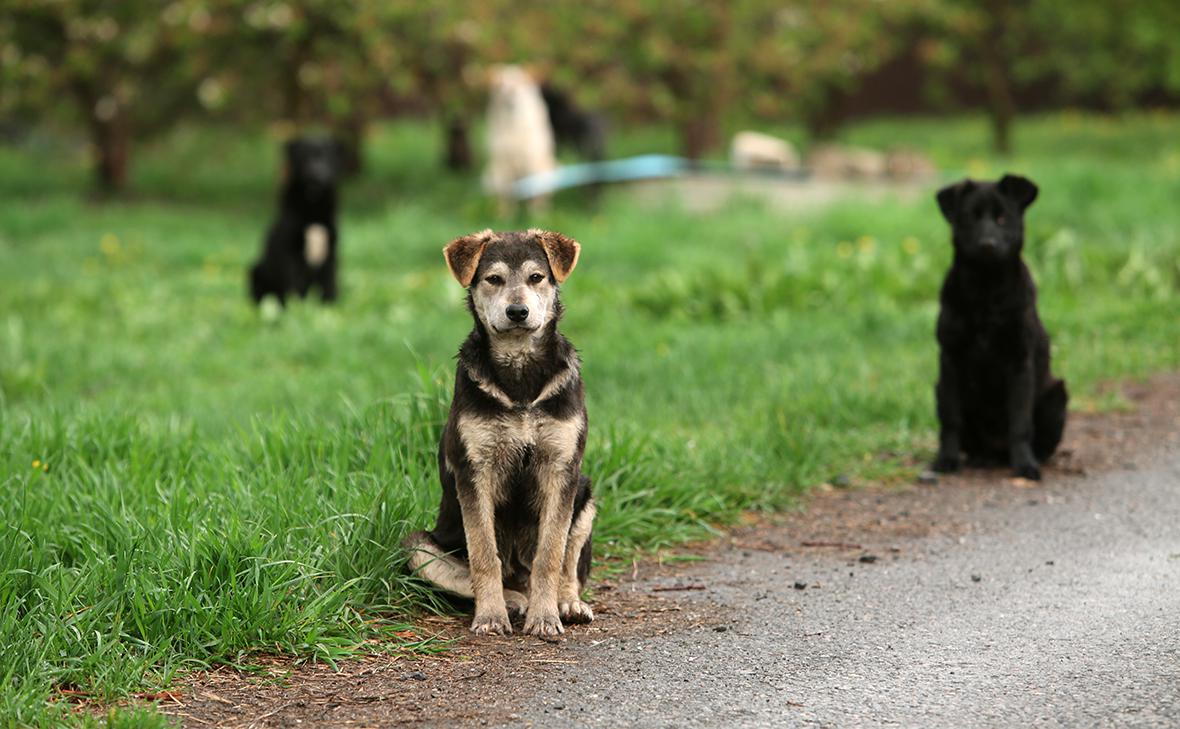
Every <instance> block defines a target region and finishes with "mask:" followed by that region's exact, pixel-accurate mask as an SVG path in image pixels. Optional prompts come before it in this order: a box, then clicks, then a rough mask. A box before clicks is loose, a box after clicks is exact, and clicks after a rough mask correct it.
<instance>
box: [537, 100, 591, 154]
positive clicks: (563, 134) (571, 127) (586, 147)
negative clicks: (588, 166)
mask: <svg viewBox="0 0 1180 729" xmlns="http://www.w3.org/2000/svg"><path fill="white" fill-rule="evenodd" d="M541 97H542V98H543V99H544V100H545V106H546V107H547V108H548V109H549V125H550V126H551V127H553V140H554V141H555V142H556V143H557V146H558V147H568V148H570V149H572V150H574V152H576V153H577V154H578V155H579V156H581V157H582V158H583V159H586V160H589V161H591V162H600V161H602V160H603V159H605V158H606V118H605V117H603V115H602V114H599V113H596V112H593V111H586V110H585V109H583V108H581V107H580V106H578V105H577V103H576V102H574V100H573V99H572V98H570V96H569V95H568V94H566V93H565V92H564V91H562V90H561V89H558V88H555V87H554V86H551V85H550V84H542V85H541Z"/></svg>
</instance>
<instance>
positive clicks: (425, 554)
mask: <svg viewBox="0 0 1180 729" xmlns="http://www.w3.org/2000/svg"><path fill="white" fill-rule="evenodd" d="M402 546H403V547H405V548H406V549H407V550H409V552H410V562H409V563H410V570H411V571H412V572H413V573H414V574H415V575H417V576H418V577H421V578H422V579H424V580H426V581H427V582H430V583H431V584H433V585H435V586H436V587H438V588H439V589H440V590H443V591H445V592H449V593H451V594H452V595H458V596H459V597H465V598H467V599H469V600H470V599H474V598H475V592H474V590H472V588H471V570H470V569H469V568H468V567H467V563H466V562H464V561H463V560H461V559H459V558H458V557H456V556H454V555H453V554H449V553H447V552H444V551H443V550H442V548H441V547H439V546H438V544H436V543H435V541H434V540H433V539H431V538H430V535H429V534H427V533H426V532H414V533H413V534H411V535H410V536H408V537H406V539H405V541H403V542H402Z"/></svg>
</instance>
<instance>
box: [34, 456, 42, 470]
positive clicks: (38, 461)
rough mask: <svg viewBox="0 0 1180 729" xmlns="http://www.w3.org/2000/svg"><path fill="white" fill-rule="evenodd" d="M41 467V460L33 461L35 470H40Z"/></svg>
mask: <svg viewBox="0 0 1180 729" xmlns="http://www.w3.org/2000/svg"><path fill="white" fill-rule="evenodd" d="M40 467H41V459H39V458H34V459H33V468H40Z"/></svg>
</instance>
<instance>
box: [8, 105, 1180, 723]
mask: <svg viewBox="0 0 1180 729" xmlns="http://www.w3.org/2000/svg"><path fill="white" fill-rule="evenodd" d="M786 132H787V133H788V134H793V133H794V131H793V130H786ZM1178 132H1180V117H1174V116H1164V115H1144V116H1135V117H1128V118H1123V119H1109V118H1102V117H1088V116H1078V115H1071V114H1063V115H1055V116H1049V117H1044V118H1037V119H1029V120H1024V121H1023V122H1022V124H1021V125H1020V126H1019V128H1018V134H1017V139H1016V143H1017V147H1018V149H1019V150H1021V151H1020V155H1019V156H1017V157H1016V158H1015V159H1011V160H1007V161H1001V160H996V159H993V158H991V157H990V156H989V155H988V153H987V150H986V140H987V138H988V135H987V132H986V127H985V126H984V124H983V122H982V121H980V120H973V119H966V120H957V121H912V122H905V123H902V122H882V123H875V124H871V125H865V126H859V127H856V128H853V129H851V130H849V132H848V135H847V137H848V139H849V140H851V141H853V142H856V143H860V144H871V145H879V146H885V145H895V144H907V145H910V146H915V147H918V148H920V149H925V150H927V151H929V152H930V153H931V154H932V155H933V156H934V157H935V159H936V160H937V161H938V162H939V164H940V165H941V166H942V167H943V168H944V169H946V170H948V171H949V173H948V174H949V175H951V176H954V175H959V174H962V173H964V172H970V173H972V174H974V175H977V176H983V175H995V174H998V173H1000V172H1003V171H1005V170H1013V171H1021V172H1024V173H1026V174H1028V175H1030V176H1031V177H1033V178H1034V179H1035V180H1037V182H1038V183H1040V185H1041V188H1042V195H1041V198H1040V199H1039V200H1038V202H1037V203H1036V205H1035V206H1034V207H1033V208H1032V209H1031V211H1030V216H1029V225H1028V238H1029V244H1028V258H1029V261H1030V264H1031V266H1032V268H1033V270H1034V273H1035V275H1036V276H1037V278H1038V281H1039V282H1040V287H1041V311H1042V316H1043V318H1044V319H1045V321H1046V324H1047V325H1048V327H1049V329H1050V331H1051V332H1052V333H1053V336H1054V347H1055V354H1056V357H1057V359H1056V367H1057V369H1058V370H1059V371H1060V372H1061V373H1062V374H1063V375H1064V376H1065V377H1067V378H1068V379H1069V380H1070V385H1071V389H1072V390H1073V392H1074V396H1075V405H1076V406H1077V407H1081V408H1094V407H1098V406H1100V405H1102V404H1103V403H1104V402H1105V401H1103V400H1101V399H1100V397H1099V395H1098V391H1097V389H1096V387H1095V386H1096V385H1097V384H1098V383H1099V382H1101V381H1104V380H1110V379H1116V378H1125V377H1136V376H1142V375H1145V374H1147V373H1150V372H1154V371H1159V370H1164V369H1171V368H1175V367H1177V365H1178V364H1180V348H1178V344H1177V343H1178V342H1180V316H1177V313H1178V311H1180V265H1178V263H1177V262H1178V261H1180V208H1178V207H1177V206H1176V205H1175V201H1176V200H1177V199H1180V134H1178ZM435 137H436V135H435V134H434V133H433V130H427V129H425V128H424V127H422V126H420V125H417V124H414V123H406V124H398V125H393V126H388V127H384V128H382V129H380V130H379V132H378V134H377V136H376V138H375V139H374V141H373V149H372V152H373V154H372V158H371V164H370V167H369V170H368V172H367V174H366V176H365V177H364V178H363V179H361V180H359V181H358V182H356V183H355V184H353V185H352V186H351V187H350V188H349V189H348V190H347V191H346V193H345V195H344V201H345V202H344V217H343V222H342V227H343V240H344V243H343V260H344V264H343V265H344V269H343V292H344V293H343V296H344V298H343V300H342V301H341V303H340V304H339V305H338V306H336V307H334V308H331V309H325V308H322V307H320V306H318V305H315V304H311V303H308V304H296V305H295V306H293V307H291V308H290V309H289V310H288V311H287V312H286V313H285V314H283V316H282V317H280V318H279V319H278V320H277V321H269V320H266V319H264V318H262V317H260V316H259V315H258V314H257V313H256V312H255V311H254V310H253V309H252V308H251V307H249V306H248V305H247V304H246V300H245V296H244V290H243V289H244V268H245V266H246V265H247V262H248V261H249V260H250V259H251V258H252V257H253V256H254V255H255V254H256V251H257V247H258V244H259V240H260V237H261V234H262V231H263V229H264V227H265V225H266V222H267V220H268V219H269V217H270V215H271V214H272V204H273V202H272V199H273V185H274V179H273V178H274V176H273V174H272V173H273V170H274V169H275V168H276V155H275V150H274V144H273V143H272V140H270V139H268V138H267V137H266V136H265V135H263V134H252V133H246V134H235V133H232V132H230V131H229V130H201V129H186V130H182V131H180V132H177V133H176V134H174V135H173V136H171V137H169V138H168V139H166V140H164V141H162V142H160V143H158V144H156V145H153V146H151V147H148V148H144V149H142V150H140V157H139V158H138V160H137V166H136V168H135V179H134V184H133V189H132V194H131V196H130V197H129V199H128V200H127V201H125V202H121V203H109V204H105V205H95V204H91V203H89V202H87V201H86V198H85V195H84V185H85V173H84V170H83V168H82V165H83V158H82V156H81V155H82V150H81V148H80V147H74V146H69V145H65V144H62V143H60V142H57V141H55V140H54V138H52V137H45V138H39V139H38V140H35V141H34V143H33V144H32V145H30V146H29V147H26V148H23V149H20V150H13V149H0V488H2V489H3V493H2V498H0V686H2V687H3V688H0V723H4V724H10V725H23V724H32V725H41V726H53V725H57V724H58V723H59V722H61V721H63V716H64V712H65V709H64V708H62V707H61V706H60V705H59V704H57V703H53V702H52V701H51V697H53V696H54V695H55V694H54V689H55V688H61V687H70V688H73V689H76V690H81V691H85V692H87V693H89V694H91V695H93V696H94V697H96V698H98V699H115V698H119V697H122V696H126V695H127V694H128V693H129V692H135V691H142V690H146V689H151V688H153V687H157V686H160V685H164V684H167V683H168V682H169V681H170V680H172V679H173V678H174V677H175V676H177V674H178V673H180V672H183V671H186V670H189V669H196V668H202V667H205V666H210V665H216V664H223V663H231V664H239V663H248V662H249V660H250V656H251V655H252V654H257V653H259V652H272V653H273V652H278V653H284V654H291V655H294V656H297V657H299V658H300V659H311V660H336V659H337V658H340V657H342V656H346V655H348V654H350V653H351V652H354V651H355V650H357V649H358V647H359V646H361V645H362V644H363V642H364V641H365V640H367V639H371V638H374V637H378V638H384V639H385V643H384V645H386V646H388V647H389V649H410V650H425V649H430V648H431V645H430V644H418V643H414V642H413V641H414V639H413V638H405V637H404V636H405V635H406V633H401V634H400V635H401V636H402V637H398V636H396V635H394V634H395V632H397V631H399V630H401V629H403V628H404V627H405V625H404V623H405V621H407V620H409V619H410V618H412V616H413V615H414V614H415V613H416V612H417V611H420V610H423V609H429V608H431V607H438V605H437V604H436V603H435V602H434V600H433V596H432V595H430V594H429V593H427V592H425V591H423V590H422V589H421V587H420V586H418V585H416V584H414V583H413V582H412V581H409V580H407V579H406V578H405V577H404V575H403V574H402V571H401V562H402V558H403V555H401V554H400V553H399V551H398V549H397V546H396V545H397V544H398V542H399V540H400V538H401V537H402V535H403V534H404V533H405V532H406V531H407V530H409V529H412V528H418V527H421V526H422V525H425V524H427V523H428V522H429V521H430V519H431V511H432V509H433V508H434V507H435V506H436V504H437V498H438V496H437V493H438V486H437V475H436V472H435V465H434V464H435V462H434V450H435V446H436V443H437V438H438V434H439V430H440V427H441V423H442V421H443V418H444V417H445V413H446V408H447V406H448V401H449V388H450V382H451V377H452V372H453V360H452V357H453V355H454V352H455V351H456V349H457V347H458V344H459V342H460V341H461V339H462V338H463V336H464V335H465V334H466V332H467V330H468V328H469V326H470V321H469V319H468V315H467V313H466V312H465V310H464V309H463V306H462V292H461V290H460V289H459V288H458V286H457V285H456V284H455V283H454V282H453V281H452V280H451V279H450V278H449V277H448V276H447V274H446V269H445V267H444V265H443V262H442V257H441V255H440V250H441V248H442V246H443V244H444V243H445V242H446V241H447V240H449V239H451V238H452V237H455V236H457V235H460V234H463V233H466V232H470V231H471V230H476V229H479V228H483V227H486V226H488V225H489V224H492V223H494V222H495V221H493V220H492V219H491V218H490V211H491V206H490V205H489V204H488V203H487V201H485V200H483V199H481V198H480V197H479V194H478V186H477V183H476V181H475V179H474V177H472V178H466V177H456V176H449V175H442V174H439V173H437V172H436V171H435V167H434V162H435V159H436V156H437V150H436V147H435V143H436V141H437V140H436V138H435ZM661 145H666V146H667V148H668V149H669V150H670V149H671V140H670V139H669V138H668V136H667V135H666V134H663V133H661V132H659V131H648V132H642V133H636V134H635V135H633V136H630V137H627V138H624V139H622V140H620V142H619V144H618V147H617V148H616V152H617V153H624V152H627V153H629V152H637V151H652V150H653V149H659V148H660V146H661ZM531 223H533V224H541V225H545V226H549V227H553V228H557V229H560V230H562V231H563V232H566V233H568V234H570V235H573V236H574V237H576V238H578V239H579V240H580V241H581V242H582V243H583V246H584V248H583V257H582V261H581V263H580V266H579V269H578V270H577V271H576V272H575V274H574V275H573V276H572V278H571V279H570V281H569V282H568V283H567V284H566V286H565V290H564V297H565V300H566V303H567V305H568V315H567V318H566V321H565V324H564V330H565V331H566V333H567V334H568V336H569V337H570V338H571V339H572V340H573V341H574V342H575V344H576V345H577V346H578V347H579V349H580V350H581V352H582V355H583V358H584V360H585V378H586V383H587V389H588V406H589V409H590V418H591V438H590V443H589V446H588V448H587V460H586V465H587V469H588V471H589V472H590V474H591V476H592V477H593V478H594V480H595V486H596V490H597V493H598V494H599V498H600V501H601V511H600V518H599V523H598V527H597V533H596V539H595V544H596V548H597V557H598V558H599V559H600V560H601V559H608V558H611V557H617V556H624V555H628V554H631V553H632V552H633V551H634V550H635V549H645V550H650V549H656V548H660V547H662V546H665V545H670V544H675V543H677V542H680V541H682V540H684V539H687V538H691V537H694V536H699V535H701V534H703V533H705V532H706V530H707V529H708V528H709V526H710V525H713V524H719V523H725V522H726V521H728V520H731V519H733V518H734V517H736V516H737V515H738V514H739V513H740V512H741V511H742V510H745V509H775V508H780V507H783V506H785V505H788V504H789V503H790V502H791V500H792V499H793V498H794V497H795V496H797V495H798V494H799V493H800V492H801V491H802V490H803V489H805V488H807V487H808V486H810V485H813V484H816V483H818V482H821V481H823V480H826V479H828V478H830V477H831V476H832V475H834V474H837V473H846V474H849V475H851V476H852V477H853V478H854V479H870V478H892V477H898V476H904V475H906V474H908V473H910V472H911V471H912V468H913V466H912V463H913V462H914V459H924V458H927V457H929V456H930V455H931V451H932V448H933V444H934V428H935V419H934V415H933V404H932V392H931V391H932V383H933V380H934V376H935V363H936V350H935V345H934V340H933V327H934V318H935V316H936V312H937V305H936V294H937V289H938V285H939V283H940V280H941V276H942V273H943V271H944V269H945V267H946V265H947V263H948V261H949V245H948V243H947V237H948V236H947V231H946V229H945V224H944V223H943V222H942V220H941V218H940V217H939V215H938V212H937V208H936V206H935V205H934V204H933V201H932V199H930V198H929V197H928V196H924V197H922V198H920V199H896V200H882V201H877V202H867V203H866V202H861V201H856V200H848V201H845V202H843V203H840V204H837V205H834V206H832V207H829V208H827V209H823V210H816V211H813V212H811V213H808V214H805V215H795V216H786V215H782V214H779V213H776V212H775V211H773V210H768V209H766V208H765V207H764V206H762V205H760V204H758V203H755V202H750V201H743V202H738V203H735V204H733V205H731V206H729V208H728V209H727V210H726V211H725V212H724V214H720V215H714V216H701V215H694V214H690V213H686V212H684V211H682V210H680V209H678V208H676V207H659V208H654V209H653V208H650V207H643V206H642V204H641V203H640V202H637V201H635V200H633V199H632V198H631V197H630V196H629V195H627V193H626V192H625V191H622V190H616V191H612V192H611V193H610V194H608V195H607V197H606V199H605V200H604V201H603V205H602V207H601V208H600V209H598V210H593V209H589V208H587V207H585V206H582V205H579V204H577V203H576V202H575V201H571V200H559V201H558V204H557V205H556V206H555V207H554V209H553V211H552V212H551V213H549V214H548V215H547V216H545V217H544V218H543V219H541V220H535V221H531ZM511 226H512V223H510V222H506V221H499V222H498V223H496V227H511ZM34 462H37V463H38V464H41V465H38V467H36V468H35V467H34V465H33V464H34ZM370 648H371V644H370V645H368V646H366V647H365V649H370ZM155 722H157V719H156V718H153V717H152V716H150V715H148V714H117V715H116V716H115V718H114V719H113V720H112V725H119V726H133V725H138V724H139V723H146V724H147V725H154V723H155Z"/></svg>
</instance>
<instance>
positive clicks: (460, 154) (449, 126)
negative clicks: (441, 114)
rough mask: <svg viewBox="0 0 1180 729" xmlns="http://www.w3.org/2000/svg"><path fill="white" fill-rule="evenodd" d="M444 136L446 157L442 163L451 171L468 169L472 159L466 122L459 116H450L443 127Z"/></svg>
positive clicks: (472, 161)
mask: <svg viewBox="0 0 1180 729" xmlns="http://www.w3.org/2000/svg"><path fill="white" fill-rule="evenodd" d="M444 131H445V133H446V135H447V137H446V157H445V159H444V160H443V163H444V164H445V165H446V167H447V169H448V170H451V171H452V172H466V171H467V170H470V169H471V167H472V164H473V163H474V160H473V158H472V155H471V138H470V134H469V130H468V129H467V122H466V121H465V120H463V119H461V118H459V117H457V116H456V117H451V118H450V119H448V120H447V122H446V127H445V129H444Z"/></svg>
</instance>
